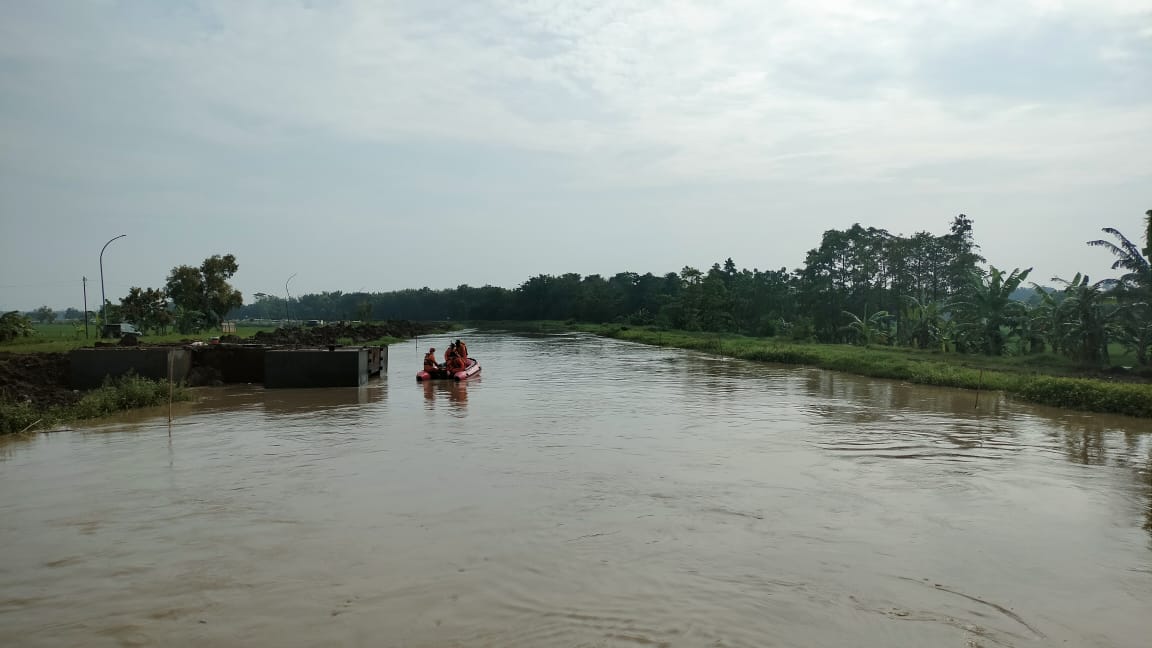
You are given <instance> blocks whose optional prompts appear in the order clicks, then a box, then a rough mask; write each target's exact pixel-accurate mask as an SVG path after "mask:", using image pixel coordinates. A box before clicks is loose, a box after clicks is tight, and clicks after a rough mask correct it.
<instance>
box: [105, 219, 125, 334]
mask: <svg viewBox="0 0 1152 648" xmlns="http://www.w3.org/2000/svg"><path fill="white" fill-rule="evenodd" d="M125 236H128V235H127V234H121V235H120V236H116V237H113V238H112V239H111V240H109V241H108V243H105V244H104V247H102V248H100V327H101V328H103V327H104V325H105V324H107V323H108V307H107V306H106V305H105V304H107V303H108V298H107V297H106V296H104V250H105V249H107V248H108V245H109V244H111V243H112V241H115V240H116V239H122V238H124V237H125ZM100 337H103V335H101V336H100Z"/></svg>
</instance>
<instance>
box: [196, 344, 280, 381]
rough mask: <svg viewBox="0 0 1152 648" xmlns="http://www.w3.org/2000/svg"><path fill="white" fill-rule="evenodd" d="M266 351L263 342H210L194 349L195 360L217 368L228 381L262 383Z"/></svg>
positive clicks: (200, 363) (221, 377)
mask: <svg viewBox="0 0 1152 648" xmlns="http://www.w3.org/2000/svg"><path fill="white" fill-rule="evenodd" d="M265 352H266V349H265V348H264V345H262V344H242V345H241V344H210V345H206V346H202V347H197V348H196V349H194V350H193V354H194V359H193V362H194V364H196V365H203V366H205V367H211V368H212V369H215V370H216V371H217V372H219V374H220V380H222V381H223V382H226V383H262V382H264V353H265Z"/></svg>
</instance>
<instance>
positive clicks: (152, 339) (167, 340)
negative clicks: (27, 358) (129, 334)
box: [0, 324, 275, 353]
mask: <svg viewBox="0 0 1152 648" xmlns="http://www.w3.org/2000/svg"><path fill="white" fill-rule="evenodd" d="M35 328H36V335H34V336H33V337H27V338H19V339H16V340H12V341H11V342H6V343H4V344H0V351H8V352H11V353H63V352H67V351H71V350H73V349H79V348H81V347H90V346H94V345H95V344H96V341H97V340H98V339H99V338H97V337H96V327H95V326H91V325H89V327H88V335H89V336H88V337H87V338H85V337H84V325H82V324H81V325H80V327H79V330H77V329H76V328H75V327H73V325H71V324H36V325H35ZM273 330H275V327H271V326H237V327H236V335H237V336H239V337H242V338H248V337H252V336H253V335H255V334H256V333H257V332H258V331H273ZM219 335H220V332H219V331H215V330H211V331H204V332H203V333H195V334H184V333H168V334H167V335H145V336H142V337H141V338H140V341H141V342H142V343H144V344H174V343H179V342H185V341H197V340H199V341H202V342H208V341H209V340H211V339H212V338H214V337H217V336H219ZM104 341H105V342H114V341H115V340H104Z"/></svg>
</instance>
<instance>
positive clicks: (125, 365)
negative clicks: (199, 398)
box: [68, 347, 192, 389]
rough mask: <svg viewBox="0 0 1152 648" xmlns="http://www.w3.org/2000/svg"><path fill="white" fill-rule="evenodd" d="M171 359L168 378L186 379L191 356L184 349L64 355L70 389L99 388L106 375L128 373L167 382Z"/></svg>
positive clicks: (104, 350)
mask: <svg viewBox="0 0 1152 648" xmlns="http://www.w3.org/2000/svg"><path fill="white" fill-rule="evenodd" d="M169 356H171V358H172V378H173V379H174V380H175V381H176V382H180V381H183V380H184V379H185V378H187V377H188V370H189V369H190V368H191V367H192V354H191V352H189V351H188V350H187V349H165V348H146V349H141V348H132V347H126V348H110V347H103V348H99V349H76V350H74V351H72V352H71V353H69V354H68V360H69V364H70V365H71V376H70V378H71V383H70V384H71V386H72V387H73V388H74V389H92V388H94V387H99V386H100V385H101V384H102V383H103V382H104V379H105V378H106V377H108V376H111V377H113V378H119V377H120V376H123V375H125V374H127V373H129V372H132V373H135V374H136V375H137V376H142V377H144V378H152V379H153V380H167V379H168V358H169Z"/></svg>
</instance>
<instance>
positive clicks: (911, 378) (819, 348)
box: [570, 325, 1152, 418]
mask: <svg viewBox="0 0 1152 648" xmlns="http://www.w3.org/2000/svg"><path fill="white" fill-rule="evenodd" d="M570 328H574V329H577V330H583V331H588V332H592V333H596V334H599V335H604V336H607V337H612V338H616V339H620V340H628V341H632V342H639V343H642V344H654V345H660V346H669V347H676V348H680V349H694V350H698V351H705V352H709V353H718V354H721V355H725V356H728V357H734V358H742V359H746V360H755V361H760V362H775V363H780V364H790V365H804V366H811V367H820V368H823V369H832V370H835V371H844V372H847V373H854V374H859V375H863V376H873V377H877V378H888V379H892V380H904V381H907V382H912V383H919V384H924V385H940V386H946V387H961V388H964V389H986V390H995V391H1003V392H1005V393H1006V394H1010V395H1012V396H1014V397H1017V398H1021V399H1023V400H1027V401H1031V402H1034V403H1040V404H1043V405H1052V406H1056V407H1064V408H1069V409H1078V410H1084V411H1090V412H1109V413H1114V414H1125V415H1128V416H1138V417H1144V418H1152V385H1150V384H1147V383H1133V382H1118V381H1112V380H1105V379H1100V378H1092V377H1084V376H1083V374H1084V373H1085V370H1084V369H1083V368H1082V367H1078V366H1077V365H1076V364H1075V363H1074V362H1071V361H1068V360H1067V359H1065V358H1060V357H1058V356H1054V355H1051V354H1049V355H1047V356H1045V355H1037V356H1013V357H987V356H978V355H960V354H955V353H949V354H944V353H939V352H929V351H920V350H915V349H894V348H890V347H872V348H867V349H866V348H863V347H857V346H848V345H833V344H804V343H795V342H788V341H784V340H779V339H775V338H748V337H743V336H736V335H717V334H715V333H691V332H685V331H660V330H655V329H649V328H630V327H622V326H605V325H580V326H574V327H570ZM1078 373H1079V374H1081V375H1079V376H1078V375H1077V374H1078Z"/></svg>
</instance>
